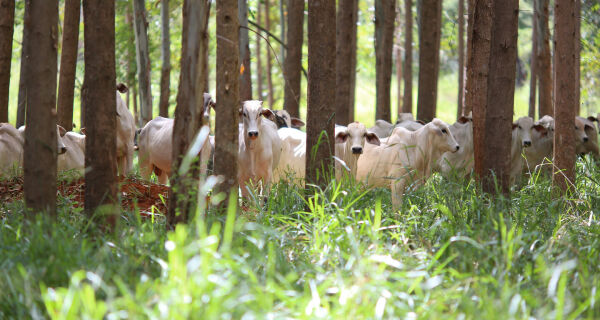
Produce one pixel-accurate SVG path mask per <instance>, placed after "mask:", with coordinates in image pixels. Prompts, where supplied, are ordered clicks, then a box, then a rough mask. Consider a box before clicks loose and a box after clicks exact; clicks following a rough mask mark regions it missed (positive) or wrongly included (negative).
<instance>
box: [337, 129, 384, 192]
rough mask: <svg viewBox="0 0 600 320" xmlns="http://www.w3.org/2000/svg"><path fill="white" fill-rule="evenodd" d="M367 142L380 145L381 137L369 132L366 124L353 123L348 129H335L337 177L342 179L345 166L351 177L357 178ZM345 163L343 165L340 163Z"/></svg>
mask: <svg viewBox="0 0 600 320" xmlns="http://www.w3.org/2000/svg"><path fill="white" fill-rule="evenodd" d="M365 141H366V142H368V143H370V144H373V145H376V146H378V145H380V141H379V137H377V135H376V134H375V133H373V132H369V131H367V128H366V127H365V125H364V124H362V123H360V122H352V123H350V124H349V125H348V126H347V127H344V126H338V127H336V128H335V156H336V157H337V158H338V160H337V161H336V162H335V177H336V179H338V180H339V179H341V178H342V175H343V172H344V171H346V170H343V166H345V167H346V168H347V171H348V172H349V174H350V176H351V177H352V178H353V179H354V178H355V177H356V165H357V162H358V158H359V157H360V155H361V154H362V153H363V148H364V146H365ZM340 160H341V161H343V164H342V163H341V162H340Z"/></svg>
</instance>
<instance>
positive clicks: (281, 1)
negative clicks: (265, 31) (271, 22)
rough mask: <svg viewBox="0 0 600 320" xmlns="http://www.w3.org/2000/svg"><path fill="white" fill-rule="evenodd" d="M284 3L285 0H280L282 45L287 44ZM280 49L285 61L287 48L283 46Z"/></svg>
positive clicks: (281, 56)
mask: <svg viewBox="0 0 600 320" xmlns="http://www.w3.org/2000/svg"><path fill="white" fill-rule="evenodd" d="M283 2H284V0H279V27H280V28H281V35H280V37H281V43H286V42H285V13H284V9H283ZM279 49H280V54H279V56H280V59H281V60H285V48H284V47H283V45H280V46H279Z"/></svg>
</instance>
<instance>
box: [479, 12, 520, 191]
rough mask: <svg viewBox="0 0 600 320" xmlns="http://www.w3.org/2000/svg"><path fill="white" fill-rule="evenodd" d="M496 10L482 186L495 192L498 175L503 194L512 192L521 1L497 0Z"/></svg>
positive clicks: (490, 59)
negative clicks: (513, 119) (512, 150)
mask: <svg viewBox="0 0 600 320" xmlns="http://www.w3.org/2000/svg"><path fill="white" fill-rule="evenodd" d="M492 10H493V12H492V17H493V18H492V37H491V45H490V58H489V75H488V91H487V107H486V113H485V129H484V130H485V136H484V139H485V144H484V150H483V153H484V157H483V160H484V161H483V176H482V179H483V181H482V184H483V189H484V191H487V192H495V191H496V185H495V183H494V180H493V177H492V175H491V172H494V173H495V176H496V179H497V182H498V185H499V186H500V187H501V191H502V192H503V193H508V192H509V190H510V165H511V163H510V152H511V151H510V149H511V132H512V118H513V110H514V93H515V76H516V66H517V32H518V21H519V1H518V0H506V1H502V3H500V2H499V1H494V3H493V4H492Z"/></svg>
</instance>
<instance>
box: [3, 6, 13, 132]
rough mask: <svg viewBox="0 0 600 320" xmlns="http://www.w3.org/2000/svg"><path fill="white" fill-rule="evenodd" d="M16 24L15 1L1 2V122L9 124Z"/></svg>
mask: <svg viewBox="0 0 600 320" xmlns="http://www.w3.org/2000/svg"><path fill="white" fill-rule="evenodd" d="M14 24H15V0H0V70H4V72H2V73H0V122H8V94H9V91H10V65H11V62H12V42H13V33H14Z"/></svg>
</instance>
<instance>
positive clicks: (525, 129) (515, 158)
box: [510, 117, 541, 184]
mask: <svg viewBox="0 0 600 320" xmlns="http://www.w3.org/2000/svg"><path fill="white" fill-rule="evenodd" d="M534 126H535V124H534V123H533V119H532V118H531V117H521V118H519V119H517V121H515V122H513V124H512V135H511V145H510V182H511V184H515V183H518V182H519V181H520V178H521V174H522V173H523V163H524V161H523V155H522V153H523V149H525V148H529V147H531V132H532V130H533V129H534ZM540 127H541V126H540Z"/></svg>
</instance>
